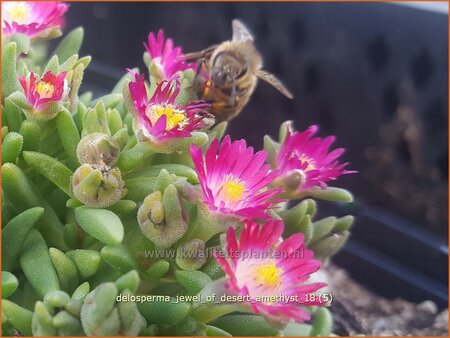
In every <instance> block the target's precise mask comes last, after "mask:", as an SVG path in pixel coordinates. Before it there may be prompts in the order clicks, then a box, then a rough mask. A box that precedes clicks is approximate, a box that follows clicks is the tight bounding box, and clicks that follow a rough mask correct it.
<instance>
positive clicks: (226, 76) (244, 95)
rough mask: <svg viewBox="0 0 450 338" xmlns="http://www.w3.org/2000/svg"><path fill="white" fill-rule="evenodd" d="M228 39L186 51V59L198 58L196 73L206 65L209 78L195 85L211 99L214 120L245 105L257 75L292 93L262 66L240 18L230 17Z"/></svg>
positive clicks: (227, 116)
mask: <svg viewBox="0 0 450 338" xmlns="http://www.w3.org/2000/svg"><path fill="white" fill-rule="evenodd" d="M232 29H233V35H232V39H231V40H230V41H225V42H222V43H221V44H216V45H213V46H211V47H209V48H206V49H204V50H202V51H200V52H194V53H188V54H186V55H185V56H184V58H183V59H184V60H186V61H197V62H198V65H199V67H198V69H197V75H198V74H199V73H200V70H201V67H203V65H205V66H206V71H207V72H208V74H209V80H207V81H204V83H203V84H201V85H200V86H198V90H197V92H198V96H199V97H200V98H201V99H202V100H205V101H206V102H209V103H211V112H212V113H213V114H214V116H215V117H216V121H217V122H221V121H229V120H231V119H232V118H234V117H236V116H237V115H238V114H239V113H240V112H241V110H242V109H243V108H244V107H245V105H246V104H247V102H248V100H249V99H250V97H251V95H252V94H253V91H254V90H255V87H256V84H257V82H258V79H261V80H264V81H266V82H268V83H269V84H271V85H272V86H274V87H275V88H276V89H278V91H280V92H281V93H282V94H283V95H285V96H286V97H288V98H290V99H292V98H293V97H294V96H293V95H292V94H291V92H290V91H289V90H288V89H287V88H286V87H285V86H284V85H283V83H282V82H281V81H280V80H278V79H277V78H276V77H275V75H273V74H271V73H269V72H266V71H265V70H263V69H262V57H261V54H260V53H259V52H258V50H257V49H256V48H255V45H254V44H253V36H252V34H251V33H250V32H249V30H248V29H247V27H245V25H244V24H243V23H242V22H241V21H239V20H233V21H232Z"/></svg>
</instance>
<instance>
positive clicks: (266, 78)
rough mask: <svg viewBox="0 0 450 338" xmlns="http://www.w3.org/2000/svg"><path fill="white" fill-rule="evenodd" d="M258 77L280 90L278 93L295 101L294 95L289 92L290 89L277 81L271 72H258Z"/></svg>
mask: <svg viewBox="0 0 450 338" xmlns="http://www.w3.org/2000/svg"><path fill="white" fill-rule="evenodd" d="M256 76H257V77H259V78H260V79H261V80H264V81H266V82H267V83H269V84H271V85H272V86H274V87H275V88H276V89H278V91H279V92H280V93H281V94H283V95H284V96H286V97H287V98H289V99H291V100H292V99H293V98H294V95H292V93H291V92H290V91H289V89H287V88H286V87H285V86H284V84H283V83H282V82H281V81H280V80H278V79H277V77H276V76H275V75H273V74H271V73H269V72H266V71H265V70H258V71H257V72H256Z"/></svg>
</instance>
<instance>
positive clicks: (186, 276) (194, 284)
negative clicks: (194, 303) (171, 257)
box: [175, 270, 212, 294]
mask: <svg viewBox="0 0 450 338" xmlns="http://www.w3.org/2000/svg"><path fill="white" fill-rule="evenodd" d="M175 277H176V279H177V280H178V282H180V284H181V285H183V286H184V287H185V288H186V289H187V291H188V292H189V294H197V293H199V292H200V291H201V290H202V289H203V288H204V287H205V286H206V285H207V284H209V283H211V282H212V279H211V277H209V276H208V275H207V274H206V273H204V272H201V271H196V270H177V271H175Z"/></svg>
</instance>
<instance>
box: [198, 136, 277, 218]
mask: <svg viewBox="0 0 450 338" xmlns="http://www.w3.org/2000/svg"><path fill="white" fill-rule="evenodd" d="M191 156H192V160H193V161H194V164H195V169H196V171H197V174H198V177H199V180H200V185H201V188H202V192H203V200H204V202H205V203H206V204H207V205H208V207H209V209H210V210H212V211H214V212H219V213H222V214H231V215H235V216H238V217H239V218H245V217H260V218H267V217H268V215H267V214H266V211H267V210H268V209H269V208H270V207H271V205H272V204H273V203H275V202H278V201H275V200H274V199H273V198H274V196H275V195H277V194H279V193H280V192H281V190H282V188H274V189H266V190H265V188H266V187H267V185H268V184H269V183H271V182H272V180H273V179H274V178H275V177H276V175H277V173H276V172H270V169H269V165H267V164H265V161H266V158H267V153H266V151H265V150H261V151H259V152H257V153H256V154H254V153H253V148H252V147H248V148H247V145H246V143H245V140H239V141H234V142H231V140H230V137H229V136H228V135H227V136H225V138H224V140H223V142H222V144H221V146H220V149H219V141H218V140H217V139H215V140H214V141H213V142H212V144H211V146H210V147H209V149H208V150H207V151H206V154H205V156H202V151H201V149H200V148H199V147H196V146H193V145H191Z"/></svg>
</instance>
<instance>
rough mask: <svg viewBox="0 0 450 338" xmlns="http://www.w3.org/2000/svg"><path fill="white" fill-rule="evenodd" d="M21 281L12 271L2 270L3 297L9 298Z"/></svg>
mask: <svg viewBox="0 0 450 338" xmlns="http://www.w3.org/2000/svg"><path fill="white" fill-rule="evenodd" d="M18 286H19V281H18V280H17V278H16V276H14V275H13V274H12V273H11V272H8V271H2V298H8V297H9V296H11V295H12V294H13V293H14V291H16V290H17V287H18Z"/></svg>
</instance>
